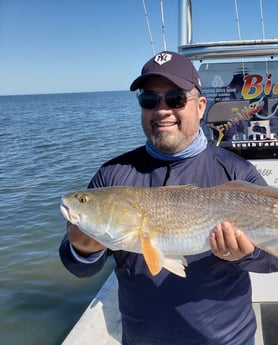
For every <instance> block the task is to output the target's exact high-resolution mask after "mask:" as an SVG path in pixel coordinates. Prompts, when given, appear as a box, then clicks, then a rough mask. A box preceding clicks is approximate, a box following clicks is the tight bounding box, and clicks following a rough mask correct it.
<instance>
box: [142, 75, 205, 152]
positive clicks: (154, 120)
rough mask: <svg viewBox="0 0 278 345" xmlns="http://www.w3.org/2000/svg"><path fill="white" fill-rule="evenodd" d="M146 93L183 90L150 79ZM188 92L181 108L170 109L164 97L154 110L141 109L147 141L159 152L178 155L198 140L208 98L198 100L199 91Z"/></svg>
mask: <svg viewBox="0 0 278 345" xmlns="http://www.w3.org/2000/svg"><path fill="white" fill-rule="evenodd" d="M143 91H144V92H152V93H156V94H158V95H160V96H163V95H165V94H166V93H167V92H169V91H181V90H180V89H179V88H178V87H177V85H175V84H173V83H172V82H170V81H169V80H168V79H165V78H163V77H158V76H157V77H150V78H149V79H147V81H146V82H145V84H144V86H143ZM183 91H187V92H188V93H189V96H188V98H187V102H186V104H185V105H184V106H183V107H181V108H170V107H169V106H168V105H167V103H166V102H165V99H164V98H163V97H162V98H161V99H160V101H159V103H158V105H157V106H156V107H155V108H154V109H143V108H142V126H143V130H144V132H145V135H146V136H147V138H148V139H149V140H150V141H151V143H152V144H153V145H154V146H155V147H156V148H157V149H159V150H160V151H162V152H166V153H176V152H180V151H182V150H183V149H185V148H186V147H187V146H188V145H189V144H190V143H192V141H193V140H194V139H195V138H196V137H197V135H198V131H199V124H200V119H201V118H202V117H203V114H204V111H205V107H206V98H205V97H198V96H199V94H198V90H197V89H192V90H183Z"/></svg>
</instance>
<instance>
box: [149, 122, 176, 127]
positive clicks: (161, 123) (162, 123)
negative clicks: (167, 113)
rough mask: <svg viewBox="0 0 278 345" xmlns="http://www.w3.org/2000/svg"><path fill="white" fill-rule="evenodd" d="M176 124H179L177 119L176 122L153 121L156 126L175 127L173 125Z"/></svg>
mask: <svg viewBox="0 0 278 345" xmlns="http://www.w3.org/2000/svg"><path fill="white" fill-rule="evenodd" d="M175 125H177V122H176V121H175V122H173V121H171V122H170V121H167V122H154V123H153V126H154V127H155V128H166V127H173V126H175Z"/></svg>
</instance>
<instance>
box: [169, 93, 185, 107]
mask: <svg viewBox="0 0 278 345" xmlns="http://www.w3.org/2000/svg"><path fill="white" fill-rule="evenodd" d="M186 100H187V98H186V94H185V93H184V92H168V93H166V95H165V102H166V103H167V105H168V107H170V108H182V107H184V106H185V104H186Z"/></svg>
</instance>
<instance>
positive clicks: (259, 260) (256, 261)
mask: <svg viewBox="0 0 278 345" xmlns="http://www.w3.org/2000/svg"><path fill="white" fill-rule="evenodd" d="M235 263H237V264H238V266H239V267H240V268H241V269H243V270H245V271H249V272H254V273H271V272H278V258H277V257H275V256H273V255H271V254H269V253H267V252H265V251H264V250H262V249H260V248H257V247H256V248H255V250H254V252H253V253H252V254H249V255H246V256H245V257H244V258H242V259H241V260H238V261H236V262H235Z"/></svg>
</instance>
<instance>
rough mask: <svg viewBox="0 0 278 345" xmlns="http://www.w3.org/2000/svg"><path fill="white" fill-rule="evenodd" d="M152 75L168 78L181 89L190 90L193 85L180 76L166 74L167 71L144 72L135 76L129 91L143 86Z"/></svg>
mask: <svg viewBox="0 0 278 345" xmlns="http://www.w3.org/2000/svg"><path fill="white" fill-rule="evenodd" d="M154 76H160V77H164V78H166V79H168V80H170V81H171V82H172V83H174V84H176V85H177V86H178V87H179V88H181V89H183V90H187V91H190V90H192V89H193V87H195V85H194V84H193V83H192V82H190V81H188V80H185V79H184V78H180V77H179V76H174V75H172V74H167V73H145V74H144V75H141V76H140V77H138V78H136V79H135V80H134V81H133V83H132V84H131V85H130V91H135V90H138V89H140V88H142V87H143V84H144V82H145V81H146V80H147V79H148V78H150V77H154ZM196 87H197V86H196Z"/></svg>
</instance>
